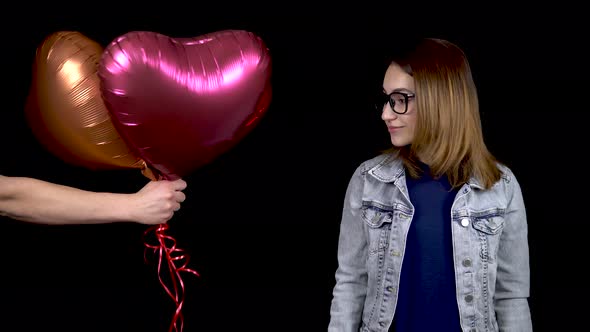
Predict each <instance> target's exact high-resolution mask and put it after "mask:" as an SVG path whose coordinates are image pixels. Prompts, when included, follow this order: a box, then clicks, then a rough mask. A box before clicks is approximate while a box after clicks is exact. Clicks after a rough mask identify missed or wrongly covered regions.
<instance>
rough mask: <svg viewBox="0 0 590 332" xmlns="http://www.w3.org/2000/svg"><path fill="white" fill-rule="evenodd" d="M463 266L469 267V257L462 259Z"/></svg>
mask: <svg viewBox="0 0 590 332" xmlns="http://www.w3.org/2000/svg"><path fill="white" fill-rule="evenodd" d="M463 266H465V267H470V266H471V259H469V258H466V259H464V260H463Z"/></svg>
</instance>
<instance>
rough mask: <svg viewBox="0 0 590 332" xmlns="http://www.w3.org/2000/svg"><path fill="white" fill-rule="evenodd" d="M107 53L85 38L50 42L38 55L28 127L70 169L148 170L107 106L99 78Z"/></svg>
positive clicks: (65, 34) (64, 34)
mask: <svg viewBox="0 0 590 332" xmlns="http://www.w3.org/2000/svg"><path fill="white" fill-rule="evenodd" d="M102 51H103V48H102V47H101V46H100V45H99V44H98V43H97V42H95V41H93V40H90V39H89V38H87V37H86V36H84V35H83V34H81V33H79V32H75V31H60V32H56V33H53V34H51V35H49V36H48V37H46V38H45V39H44V40H43V42H42V44H41V45H40V46H39V47H38V48H37V53H36V55H35V62H34V65H33V73H32V81H31V87H30V90H29V96H28V98H27V104H26V106H25V112H26V117H27V121H28V123H29V126H30V127H31V129H32V131H33V133H34V135H35V136H36V138H37V139H38V140H39V141H40V142H41V144H43V145H44V146H45V147H46V148H47V149H48V150H49V151H50V152H52V153H53V154H54V155H56V156H58V157H59V158H61V159H62V160H64V161H65V162H67V163H70V164H74V165H77V166H83V167H86V168H89V169H93V170H97V169H121V168H141V169H144V170H145V167H146V165H145V162H143V160H141V158H138V157H137V156H136V155H134V154H133V152H132V151H131V150H130V149H129V147H128V146H127V144H126V143H125V141H124V140H123V139H122V138H121V136H120V135H119V133H118V132H117V130H116V128H115V127H114V125H113V123H112V121H111V116H110V114H109V111H108V109H107V108H106V106H105V104H104V102H103V99H102V96H101V90H100V78H99V77H98V74H97V71H98V65H99V61H100V57H101V55H102ZM144 175H146V176H147V177H149V178H152V176H150V175H149V174H146V173H144Z"/></svg>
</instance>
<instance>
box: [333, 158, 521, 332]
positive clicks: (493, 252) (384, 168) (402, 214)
mask: <svg viewBox="0 0 590 332" xmlns="http://www.w3.org/2000/svg"><path fill="white" fill-rule="evenodd" d="M498 167H499V168H500V170H501V171H502V178H501V179H500V180H499V181H498V182H496V183H495V184H494V185H493V187H492V188H490V189H489V190H484V189H483V187H482V186H481V185H480V183H479V182H478V181H477V179H475V178H472V179H470V180H469V181H468V183H466V184H465V185H463V186H462V187H461V188H460V189H459V191H458V192H457V195H456V197H455V200H454V202H453V205H452V208H451V220H452V238H453V256H454V262H455V263H454V270H455V283H456V294H457V304H458V308H459V315H460V322H461V327H462V330H463V331H477V332H484V331H510V332H520V331H532V322H531V315H530V310H529V305H528V297H529V273H530V272H529V256H528V254H529V252H528V239H527V232H528V231H527V220H526V213H525V207H524V202H523V198H522V193H521V189H520V186H519V184H518V182H517V180H516V177H515V176H514V174H513V173H512V171H511V170H510V169H508V168H507V167H506V166H503V165H499V166H498ZM413 215H414V208H413V205H412V203H411V202H410V199H409V195H408V189H407V186H406V178H405V171H404V167H403V163H402V162H401V160H400V159H399V158H396V157H395V155H394V154H384V155H380V156H377V157H375V158H373V159H371V160H368V161H365V162H364V163H362V164H361V165H360V166H359V167H358V168H357V169H356V170H355V172H354V174H353V176H352V178H351V179H350V182H349V184H348V188H347V190H346V195H345V200H344V207H343V213H342V220H341V226H340V237H339V242H338V269H337V270H336V274H335V276H336V285H335V287H334V290H333V299H332V304H331V309H330V323H329V326H328V331H330V332H353V331H362V332H387V331H388V329H389V326H390V325H391V323H392V320H393V316H394V313H395V309H396V304H397V295H398V287H399V280H400V273H401V266H402V260H403V258H404V252H405V246H406V235H407V233H408V229H409V227H410V223H411V222H412V217H413ZM424 319H428V317H424ZM442 330H444V328H443V329H442ZM402 332H403V331H402Z"/></svg>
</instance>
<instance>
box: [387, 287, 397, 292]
mask: <svg viewBox="0 0 590 332" xmlns="http://www.w3.org/2000/svg"><path fill="white" fill-rule="evenodd" d="M394 289H395V288H393V287H392V286H387V291H388V292H393V291H394Z"/></svg>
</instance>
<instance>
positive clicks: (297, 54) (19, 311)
mask: <svg viewBox="0 0 590 332" xmlns="http://www.w3.org/2000/svg"><path fill="white" fill-rule="evenodd" d="M317 5H318V4H317V3H316V4H305V5H304V4H302V3H298V4H297V6H295V5H294V4H291V3H285V4H277V5H273V6H268V5H264V4H261V3H260V4H256V5H251V4H246V3H241V4H240V5H239V6H237V5H235V4H232V3H226V2H223V3H222V2H219V3H217V4H206V5H203V4H198V3H194V2H193V3H192V4H191V5H186V4H180V3H174V2H169V3H158V4H156V3H154V4H151V5H149V4H147V2H145V3H143V4H131V3H128V4H126V5H125V6H124V7H121V5H115V4H104V3H97V4H92V3H91V4H83V3H82V4H66V3H59V4H57V3H54V4H44V5H33V4H18V3H15V6H16V7H15V8H13V9H10V10H9V9H6V10H4V13H3V16H4V21H3V23H2V27H3V28H2V29H3V31H4V33H3V39H2V43H3V45H2V60H1V61H2V62H1V67H2V70H3V72H2V73H1V75H0V77H2V81H3V84H2V88H1V89H2V101H3V105H1V106H2V107H0V114H1V119H2V120H0V123H2V127H1V135H2V136H1V141H0V144H1V150H0V151H2V154H0V158H1V165H2V166H1V167H2V170H3V174H5V175H14V176H30V177H36V178H39V179H43V180H47V181H52V182H56V183H60V184H65V185H71V186H75V187H78V188H81V189H87V190H94V191H111V192H134V191H136V190H138V189H140V188H141V187H142V186H143V185H144V184H145V182H146V179H145V178H144V177H143V176H142V175H141V174H139V172H136V171H100V172H95V171H89V170H86V169H81V168H78V167H73V166H71V165H68V164H65V163H63V162H62V161H61V160H59V159H58V158H56V157H55V156H53V155H51V154H50V153H48V152H47V151H45V150H44V148H43V147H42V145H40V144H39V142H37V141H36V140H35V138H34V137H33V135H32V133H31V132H30V130H29V127H28V126H27V123H26V122H25V119H24V113H23V108H24V100H25V97H26V94H27V92H28V88H29V84H30V78H31V65H32V62H33V57H34V53H35V48H36V47H37V46H38V45H39V44H40V43H41V41H42V40H43V38H44V37H46V36H47V35H49V34H51V33H53V32H56V31H65V30H70V31H79V32H81V33H83V34H85V35H86V36H87V37H89V38H91V39H94V40H96V41H98V42H99V43H101V44H102V45H106V44H107V43H109V42H110V41H111V40H113V39H114V38H115V37H117V36H119V35H122V34H124V33H126V32H129V31H133V30H147V31H156V32H160V33H163V34H166V35H169V36H172V37H193V36H199V35H201V34H205V33H209V32H214V31H218V30H224V29H244V30H249V31H252V32H254V33H256V34H258V35H259V36H260V37H262V38H263V39H264V40H265V42H266V43H267V45H268V47H269V49H270V52H271V56H272V57H273V88H274V94H273V101H272V103H271V106H270V107H269V109H268V111H267V113H266V115H265V117H264V118H263V120H262V121H261V122H260V124H259V125H258V127H257V128H256V129H255V130H254V131H253V132H252V133H251V134H250V135H249V136H248V137H246V138H245V139H244V140H242V141H241V142H240V143H239V144H238V145H237V146H236V147H234V148H233V149H232V150H231V151H229V152H227V153H225V154H224V155H222V156H221V157H219V158H218V159H216V160H215V161H214V162H212V163H210V164H208V165H206V166H205V167H203V168H201V169H198V170H196V171H195V172H194V173H192V174H190V175H189V176H186V177H185V180H186V181H187V183H188V187H187V189H186V190H185V193H186V194H187V200H186V202H185V203H184V204H183V207H182V209H181V210H180V211H179V212H177V213H176V214H175V216H174V218H173V219H172V220H171V221H170V227H171V228H170V233H171V234H172V235H173V236H174V237H175V238H176V240H177V242H178V245H179V247H181V248H183V249H185V250H187V251H188V253H189V255H190V263H189V267H191V268H193V269H196V270H197V271H198V272H200V273H201V277H200V278H197V277H195V276H192V275H188V274H187V275H184V281H185V289H186V300H185V307H184V309H183V313H184V315H185V328H184V331H186V332H189V331H244V330H256V331H325V330H326V328H327V324H328V320H329V309H330V300H331V291H332V287H333V286H334V271H335V269H336V248H337V239H338V231H339V222H340V210H341V206H342V201H343V198H344V191H345V189H346V185H347V183H348V180H349V178H350V176H351V175H352V172H353V171H354V169H355V168H356V166H357V165H358V164H359V163H360V162H362V161H363V160H365V159H367V158H370V157H372V156H374V155H375V154H376V153H377V151H378V150H380V149H383V148H386V147H387V146H388V144H389V140H388V134H387V131H386V130H385V129H384V127H383V125H382V123H381V120H380V118H379V114H376V113H374V111H372V110H371V108H370V104H368V100H369V99H368V98H369V96H370V95H371V92H372V88H373V87H374V86H375V84H379V83H381V81H380V80H381V79H382V78H381V77H380V76H374V75H373V74H374V73H373V72H372V70H373V69H374V63H375V59H376V58H377V56H378V55H379V51H380V50H381V49H383V47H385V46H384V45H388V46H391V45H395V43H396V42H400V41H401V40H403V38H405V37H408V36H429V37H439V38H446V39H449V40H450V41H452V42H455V43H457V44H458V45H459V46H461V47H462V48H463V49H464V50H465V51H466V53H467V55H468V57H469V59H470V62H471V66H472V70H473V72H474V77H475V80H476V84H477V85H478V89H479V93H480V102H481V112H482V122H483V129H484V135H485V137H486V142H487V144H488V147H489V148H490V150H491V151H492V152H493V153H494V154H495V155H496V156H497V157H498V158H499V159H500V160H501V161H503V162H505V163H506V164H508V166H509V167H511V168H512V170H513V171H514V173H515V174H516V176H517V177H518V179H519V181H520V184H521V187H522V189H523V194H524V198H525V203H526V205H527V213H528V216H529V240H530V250H531V251H530V253H531V270H532V276H531V278H532V280H531V281H532V289H531V299H530V304H531V309H532V314H533V323H534V327H535V330H536V331H553V330H558V331H565V330H567V329H569V328H574V327H581V326H582V325H581V321H582V318H583V314H585V310H583V307H584V303H585V302H584V301H585V300H586V297H585V295H583V293H585V291H586V289H587V280H586V278H584V277H583V275H584V274H583V272H582V271H583V269H585V268H586V266H585V265H586V264H587V253H586V252H585V251H584V250H587V249H586V248H587V245H585V244H586V243H585V242H584V241H585V240H586V238H587V234H588V228H587V226H586V222H587V217H586V213H584V210H583V205H582V204H583V202H584V201H585V200H586V199H585V194H584V192H585V191H586V190H587V184H586V182H585V181H586V176H587V173H588V171H587V165H588V164H587V162H585V161H584V158H585V151H586V149H585V147H584V146H585V145H586V144H585V142H586V141H587V139H583V138H582V137H583V136H582V134H583V133H584V129H585V128H586V122H585V119H586V116H585V112H586V111H587V110H586V107H585V104H584V103H582V102H579V101H578V100H581V99H582V98H583V96H584V95H585V94H587V92H586V91H585V90H584V89H583V86H584V84H585V76H584V74H583V73H582V72H583V70H584V67H585V61H586V59H585V58H584V57H583V55H582V53H581V52H582V51H581V50H582V48H583V47H584V46H585V45H584V43H585V39H584V38H583V37H584V35H583V30H582V26H583V23H584V21H583V19H582V18H579V17H577V16H579V15H576V13H577V12H578V9H575V8H571V7H567V6H562V5H563V4H560V5H559V6H557V5H555V6H547V7H542V8H541V7H539V6H538V5H537V7H533V6H521V7H519V8H517V7H515V6H514V4H511V5H509V6H508V5H507V6H500V5H495V6H494V7H487V8H486V6H483V7H480V8H477V9H475V8H473V9H470V7H462V6H459V5H457V6H456V7H455V6H451V5H449V6H447V7H444V8H443V7H441V8H433V7H427V6H426V5H425V4H423V5H422V6H415V7H410V6H407V5H406V4H402V3H394V2H391V3H387V4H380V5H368V4H366V3H365V4H363V5H362V7H358V6H361V5H358V4H357V5H356V6H357V7H354V8H348V9H347V8H344V7H343V6H342V4H338V5H333V6H332V7H329V5H327V6H328V8H330V9H329V10H319V9H317ZM281 6H282V7H281ZM426 8H427V9H428V10H426ZM578 96H581V97H582V98H580V97H578ZM578 192H579V193H578ZM0 221H1V224H0V225H1V226H2V230H0V234H1V235H2V237H1V239H2V240H0V252H1V256H0V257H1V259H2V262H3V263H2V273H1V276H2V279H1V284H0V299H1V301H2V309H0V318H1V319H0V330H2V331H167V330H168V326H169V323H170V319H171V318H172V316H173V314H174V306H173V302H172V301H171V299H169V298H168V297H166V296H165V294H164V292H163V289H162V287H161V285H160V284H159V283H158V281H157V275H156V265H155V263H154V262H152V263H147V264H146V263H144V261H143V248H144V247H143V242H142V237H141V236H142V233H143V231H144V230H145V229H146V227H145V226H142V225H137V224H105V225H92V226H90V225H85V226H84V225H78V226H43V225H33V224H26V223H22V222H16V221H13V220H9V219H6V218H4V219H0ZM578 301H581V303H580V304H578Z"/></svg>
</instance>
